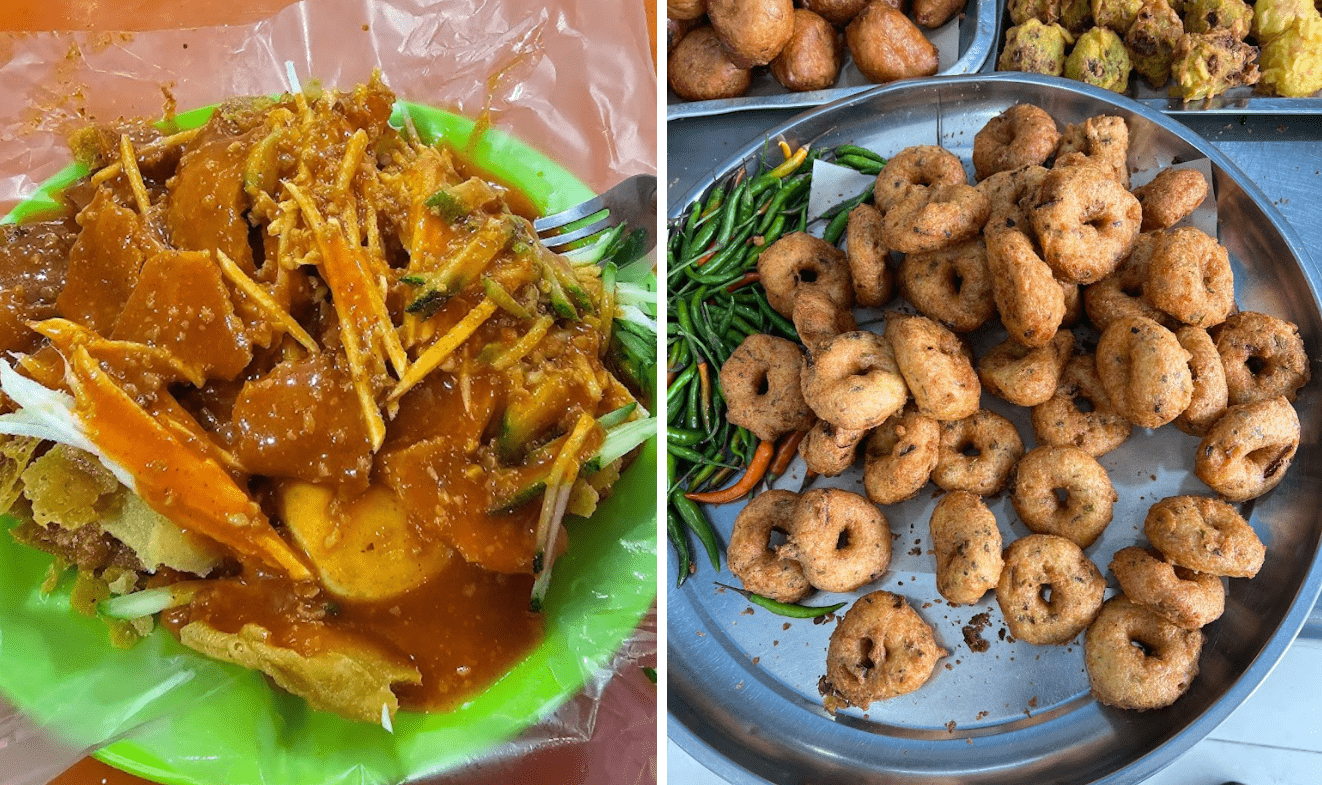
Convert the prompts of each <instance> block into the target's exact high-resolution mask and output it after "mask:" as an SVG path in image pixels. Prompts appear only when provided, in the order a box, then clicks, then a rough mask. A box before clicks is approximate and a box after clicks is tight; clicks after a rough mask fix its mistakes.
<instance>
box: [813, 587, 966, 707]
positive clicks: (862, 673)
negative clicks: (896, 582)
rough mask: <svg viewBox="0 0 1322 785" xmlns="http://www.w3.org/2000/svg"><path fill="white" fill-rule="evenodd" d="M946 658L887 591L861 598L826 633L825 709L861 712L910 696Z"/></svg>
mask: <svg viewBox="0 0 1322 785" xmlns="http://www.w3.org/2000/svg"><path fill="white" fill-rule="evenodd" d="M946 654H948V652H947V651H946V650H945V649H943V648H941V646H940V645H939V644H937V642H936V637H935V636H934V635H933V634H932V628H931V627H930V626H929V625H928V624H927V622H925V621H923V618H922V617H921V616H919V615H918V612H917V611H915V610H914V609H913V608H911V607H909V603H908V602H906V601H905V599H904V598H903V597H901V596H900V595H898V594H891V593H890V592H886V591H875V592H872V593H871V594H865V595H863V596H862V597H860V598H859V599H858V602H855V603H854V605H853V607H851V608H850V609H849V610H848V611H847V612H846V613H845V615H844V618H842V619H841V620H840V623H839V624H837V625H836V628H835V630H834V631H833V632H832V633H831V643H830V644H829V645H828V646H827V649H826V682H825V684H824V685H823V695H825V696H826V706H827V708H828V709H832V708H833V707H836V706H839V705H841V704H843V705H845V706H857V707H859V708H861V709H866V708H867V707H868V706H869V705H870V704H871V703H872V702H873V701H879V700H887V699H888V698H894V697H896V696H897V695H904V694H906V693H910V692H913V691H914V690H916V689H918V688H919V687H921V686H923V685H924V684H926V683H927V680H928V679H930V678H931V677H932V671H933V670H935V669H936V662H937V660H939V659H941V658H942V657H944V656H946Z"/></svg>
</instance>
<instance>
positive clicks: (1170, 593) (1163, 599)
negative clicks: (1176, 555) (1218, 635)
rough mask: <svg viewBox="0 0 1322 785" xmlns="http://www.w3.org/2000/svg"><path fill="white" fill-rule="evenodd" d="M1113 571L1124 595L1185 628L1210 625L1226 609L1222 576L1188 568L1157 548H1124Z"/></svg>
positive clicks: (1117, 554) (1112, 566)
mask: <svg viewBox="0 0 1322 785" xmlns="http://www.w3.org/2000/svg"><path fill="white" fill-rule="evenodd" d="M1111 572H1113V573H1115V578H1116V580H1118V581H1119V582H1120V590H1121V591H1123V592H1124V593H1125V596H1127V597H1129V599H1131V600H1133V601H1134V602H1136V603H1138V604H1139V605H1142V606H1143V607H1145V608H1147V609H1148V610H1150V611H1152V612H1154V613H1156V614H1157V615H1159V616H1161V617H1162V618H1164V619H1166V620H1167V621H1169V622H1171V623H1173V624H1177V625H1179V626H1180V627H1183V628H1184V629H1186V630H1196V629H1198V628H1199V627H1202V626H1203V625H1206V624H1211V623H1212V622H1214V621H1216V620H1217V619H1219V618H1221V614H1222V613H1223V612H1224V611H1225V609H1226V590H1225V588H1224V587H1222V586H1221V579H1220V578H1218V577H1216V576H1215V575H1211V574H1209V573H1205V572H1194V571H1192V570H1186V569H1184V568H1183V567H1180V566H1179V565H1176V564H1172V563H1170V562H1168V561H1166V560H1165V559H1164V558H1162V556H1161V554H1160V553H1157V552H1155V551H1148V550H1147V549H1145V548H1140V547H1138V546H1130V547H1128V548H1121V549H1120V550H1118V551H1116V554H1115V557H1114V558H1112V559H1111Z"/></svg>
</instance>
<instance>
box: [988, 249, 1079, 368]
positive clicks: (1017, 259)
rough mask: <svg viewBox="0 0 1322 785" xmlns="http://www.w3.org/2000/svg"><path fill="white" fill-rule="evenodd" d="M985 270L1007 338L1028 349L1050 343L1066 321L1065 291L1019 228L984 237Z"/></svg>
mask: <svg viewBox="0 0 1322 785" xmlns="http://www.w3.org/2000/svg"><path fill="white" fill-rule="evenodd" d="M987 271H988V272H989V273H990V274H991V281H992V297H993V299H995V300H996V310H997V312H999V313H1000V315H1001V322H1002V323H1003V324H1004V325H1005V329H1006V330H1007V331H1008V332H1009V333H1010V337H1011V338H1013V339H1014V340H1016V341H1018V342H1019V343H1021V344H1023V345H1024V346H1028V347H1030V348H1037V347H1039V346H1046V345H1047V344H1049V343H1051V339H1052V338H1053V337H1054V336H1055V335H1056V331H1057V330H1058V329H1060V324H1061V321H1062V320H1063V319H1064V318H1065V292H1064V290H1063V289H1061V288H1060V285H1059V284H1058V283H1057V282H1056V279H1055V277H1054V276H1053V275H1052V272H1051V268H1050V267H1048V266H1047V263H1046V262H1044V261H1042V258H1041V257H1040V256H1038V254H1037V251H1036V250H1035V249H1034V248H1033V242H1032V240H1030V239H1029V238H1028V235H1026V234H1024V233H1023V232H1022V231H1019V230H1018V229H1003V230H1000V231H997V232H994V233H992V234H989V235H987Z"/></svg>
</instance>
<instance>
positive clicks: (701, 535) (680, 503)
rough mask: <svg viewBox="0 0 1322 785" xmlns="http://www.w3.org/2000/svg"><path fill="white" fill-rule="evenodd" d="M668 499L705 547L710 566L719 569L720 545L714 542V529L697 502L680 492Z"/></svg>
mask: <svg viewBox="0 0 1322 785" xmlns="http://www.w3.org/2000/svg"><path fill="white" fill-rule="evenodd" d="M670 501H671V503H672V504H674V505H675V509H676V510H678V511H679V517H680V520H682V521H684V523H685V524H686V525H687V526H688V527H689V530H690V531H692V532H693V534H694V536H696V537H697V538H698V541H699V542H701V543H702V545H703V547H704V548H706V549H707V558H708V559H711V566H712V568H714V569H716V570H720V569H721V547H720V545H719V544H717V542H716V531H715V530H714V529H712V527H711V523H710V522H709V521H708V520H707V516H706V515H704V514H703V513H702V510H701V509H700V508H699V507H698V505H697V503H696V502H694V501H693V500H692V499H689V498H688V497H686V496H685V495H684V494H682V493H673V494H671V496H670Z"/></svg>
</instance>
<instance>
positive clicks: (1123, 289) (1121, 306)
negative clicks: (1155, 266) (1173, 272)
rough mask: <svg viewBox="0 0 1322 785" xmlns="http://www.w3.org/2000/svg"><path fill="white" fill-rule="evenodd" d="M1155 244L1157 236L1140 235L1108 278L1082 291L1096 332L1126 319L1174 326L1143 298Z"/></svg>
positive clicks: (1170, 320)
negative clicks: (1131, 317)
mask: <svg viewBox="0 0 1322 785" xmlns="http://www.w3.org/2000/svg"><path fill="white" fill-rule="evenodd" d="M1158 244H1159V241H1158V237H1157V235H1155V234H1151V233H1143V234H1140V235H1139V236H1138V238H1137V239H1135V240H1134V248H1133V250H1131V251H1130V252H1129V256H1127V257H1125V260H1124V261H1123V262H1121V263H1120V265H1119V266H1118V267H1116V268H1115V270H1113V271H1112V272H1111V274H1110V275H1108V276H1106V277H1105V278H1103V279H1102V280H1100V281H1098V282H1097V283H1094V284H1091V285H1089V286H1087V287H1085V288H1084V290H1083V304H1084V308H1085V309H1086V310H1087V311H1088V319H1089V320H1090V321H1091V322H1092V323H1093V326H1094V327H1096V328H1097V329H1098V330H1099V331H1100V330H1105V329H1106V327H1107V325H1109V324H1110V323H1111V322H1114V321H1115V320H1116V319H1121V318H1124V317H1129V316H1142V317H1144V318H1147V319H1151V320H1152V321H1154V322H1156V323H1158V324H1160V325H1162V326H1164V327H1171V326H1173V325H1174V324H1175V320H1174V319H1172V318H1171V316H1170V315H1169V314H1167V313H1165V312H1164V311H1161V310H1159V309H1157V308H1154V307H1153V306H1151V305H1149V304H1148V303H1147V301H1146V299H1145V298H1144V297H1143V293H1144V292H1146V291H1147V289H1148V286H1149V285H1150V274H1149V271H1150V269H1151V263H1152V254H1153V252H1154V251H1156V249H1157V245H1158Z"/></svg>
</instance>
